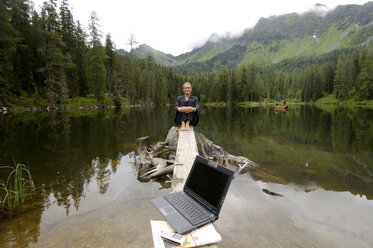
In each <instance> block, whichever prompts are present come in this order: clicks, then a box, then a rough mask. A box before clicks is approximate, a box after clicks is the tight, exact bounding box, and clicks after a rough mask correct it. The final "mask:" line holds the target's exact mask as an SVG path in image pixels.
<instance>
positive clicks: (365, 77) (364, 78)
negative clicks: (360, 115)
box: [357, 49, 373, 100]
mask: <svg viewBox="0 0 373 248" xmlns="http://www.w3.org/2000/svg"><path fill="white" fill-rule="evenodd" d="M359 62H360V68H361V71H360V74H359V77H358V83H357V98H358V99H359V100H368V99H373V53H372V52H370V51H368V50H367V49H365V50H364V51H363V52H362V53H361V55H360V61H359Z"/></svg>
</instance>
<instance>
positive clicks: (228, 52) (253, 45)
mask: <svg viewBox="0 0 373 248" xmlns="http://www.w3.org/2000/svg"><path fill="white" fill-rule="evenodd" d="M372 21H373V2H368V3H366V4H364V5H341V6H337V7H336V8H335V9H333V10H332V11H329V12H326V9H325V6H324V5H321V4H317V5H316V6H315V8H314V9H312V10H309V11H308V12H306V13H304V14H298V13H290V14H286V15H280V16H271V17H268V18H260V19H259V20H258V22H257V24H256V25H255V26H254V27H253V28H248V29H246V30H245V31H244V32H243V34H242V35H240V36H238V37H223V36H222V37H220V36H219V35H217V34H213V35H211V37H210V38H209V40H208V41H207V42H206V43H205V44H204V45H203V46H201V47H198V48H195V49H193V50H192V51H191V52H188V53H184V54H181V55H179V56H176V57H174V56H172V55H169V54H163V53H160V52H159V51H157V53H153V52H152V49H147V50H144V49H141V47H140V48H139V49H136V54H138V55H139V57H144V56H146V54H148V53H152V54H153V56H154V58H155V60H156V61H157V63H160V64H165V65H172V66H174V70H175V71H178V72H208V71H210V72H211V71H214V70H216V69H219V68H220V67H221V66H225V67H237V66H239V65H240V64H250V63H253V62H254V63H256V64H257V65H271V64H276V63H279V62H281V61H283V60H287V59H293V58H303V57H309V56H319V55H323V54H325V53H329V52H331V51H333V50H336V49H351V48H353V49H358V48H361V47H366V46H367V45H369V44H370V43H371V41H372V39H373V26H372V25H371V24H372ZM165 58H167V59H165Z"/></svg>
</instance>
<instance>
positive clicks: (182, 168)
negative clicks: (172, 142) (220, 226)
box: [171, 126, 218, 248]
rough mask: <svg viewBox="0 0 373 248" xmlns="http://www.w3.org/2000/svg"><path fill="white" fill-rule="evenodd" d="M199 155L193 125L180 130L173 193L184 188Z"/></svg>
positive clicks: (214, 246)
mask: <svg viewBox="0 0 373 248" xmlns="http://www.w3.org/2000/svg"><path fill="white" fill-rule="evenodd" d="M197 155H198V148H197V142H196V137H195V135H194V129H193V126H191V127H190V130H189V131H179V138H178V142H177V149H176V158H175V166H174V173H173V179H172V183H171V193H173V192H177V191H181V190H183V187H184V184H185V182H186V180H187V178H188V175H189V172H190V170H191V169H192V166H193V162H194V159H195V158H196V156H197ZM203 247H210V248H217V247H218V246H217V245H216V244H212V245H207V246H203Z"/></svg>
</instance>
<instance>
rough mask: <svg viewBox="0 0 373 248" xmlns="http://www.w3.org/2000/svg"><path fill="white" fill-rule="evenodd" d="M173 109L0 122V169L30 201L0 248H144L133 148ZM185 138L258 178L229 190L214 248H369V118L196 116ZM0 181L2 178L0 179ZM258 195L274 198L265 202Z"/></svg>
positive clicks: (372, 194) (296, 109)
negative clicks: (23, 179)
mask: <svg viewBox="0 0 373 248" xmlns="http://www.w3.org/2000/svg"><path fill="white" fill-rule="evenodd" d="M173 117H174V111H173V110H172V107H169V108H166V107H164V108H157V109H150V110H146V109H141V108H136V109H119V110H90V111H75V110H74V111H73V110H71V111H63V112H62V111H57V112H55V113H54V114H53V115H49V114H48V113H45V112H28V113H21V114H14V113H11V114H6V115H1V116H0V122H1V127H2V128H1V130H0V140H1V144H0V148H1V150H0V151H1V153H0V166H3V165H9V164H12V158H11V155H12V156H13V157H14V158H15V160H16V161H17V162H20V163H24V164H27V165H29V166H30V169H31V173H32V175H33V178H34V181H35V183H36V186H37V187H38V190H37V192H38V194H37V196H36V197H34V199H33V202H32V203H31V204H28V206H27V208H26V212H25V213H23V214H20V215H18V216H15V217H13V218H12V219H4V218H3V219H2V220H0V247H152V237H151V230H150V220H151V219H154V220H158V219H163V218H162V216H161V215H160V214H159V213H158V212H157V210H156V209H155V208H154V207H153V206H152V205H151V203H150V202H149V199H151V198H153V197H156V196H160V195H164V194H167V193H169V191H170V189H169V187H170V182H169V180H167V179H166V180H163V181H150V182H141V181H139V180H138V179H137V169H138V164H137V163H136V160H135V156H134V155H133V153H131V151H135V150H136V139H137V138H139V137H142V136H150V139H151V141H152V142H154V143H155V142H158V141H163V140H164V139H165V137H166V135H167V132H168V130H169V128H170V127H171V126H172V125H173ZM195 131H197V132H201V133H203V134H204V135H205V136H206V137H208V138H209V139H210V140H211V141H213V142H214V143H215V144H218V145H220V146H222V147H223V148H224V149H225V150H226V151H227V152H229V153H232V154H234V155H242V156H245V157H247V158H249V159H251V160H253V161H255V162H257V163H258V164H260V165H261V167H260V168H258V169H256V170H253V171H251V172H250V173H245V174H242V175H240V176H238V177H237V178H235V179H234V180H233V182H232V185H231V187H230V190H229V193H228V195H227V198H226V200H225V203H224V206H223V208H222V211H221V214H220V218H219V220H218V221H217V222H216V223H215V227H216V228H217V230H218V232H219V233H220V234H221V235H222V238H223V241H222V242H221V243H220V244H219V247H354V248H355V247H373V214H372V213H373V110H372V109H369V108H358V107H336V106H309V105H291V106H290V109H289V111H288V112H275V111H274V110H273V106H272V107H254V108H232V109H228V108H208V107H203V108H202V110H201V114H200V124H199V125H198V126H197V127H196V129H195ZM0 173H2V174H0V176H2V177H4V171H2V172H1V171H0ZM263 189H267V190H270V191H273V192H276V193H279V194H281V195H283V197H279V196H273V195H268V194H265V193H264V192H263V191H262V190H263Z"/></svg>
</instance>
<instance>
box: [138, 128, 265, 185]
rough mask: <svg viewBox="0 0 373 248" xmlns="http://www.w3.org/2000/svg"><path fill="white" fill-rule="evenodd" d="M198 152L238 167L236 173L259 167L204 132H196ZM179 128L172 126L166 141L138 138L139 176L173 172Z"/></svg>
mask: <svg viewBox="0 0 373 248" xmlns="http://www.w3.org/2000/svg"><path fill="white" fill-rule="evenodd" d="M195 135H196V142H197V147H198V152H199V154H200V155H201V156H203V157H205V158H208V159H210V160H213V161H215V162H217V163H219V164H221V165H223V166H229V167H232V166H234V167H236V168H237V170H236V173H235V175H237V174H242V173H245V172H247V171H248V170H249V169H250V168H254V167H258V166H259V165H258V164H257V163H255V162H254V161H251V160H249V159H248V158H245V157H242V156H234V155H231V154H229V153H227V152H226V151H224V149H223V148H222V147H220V146H218V145H215V144H214V143H213V142H212V141H211V140H209V139H208V138H206V137H205V136H204V135H203V134H200V133H198V132H195ZM178 136H179V128H178V127H171V129H170V130H169V131H168V134H167V137H166V140H165V141H162V142H158V143H156V144H154V145H151V143H150V140H149V136H146V137H141V138H138V139H137V151H138V154H139V157H140V164H141V165H140V166H141V168H140V170H139V175H138V178H139V179H141V180H142V181H143V180H144V179H145V180H149V179H151V178H154V177H161V176H164V175H167V174H170V173H172V172H173V166H174V163H175V155H176V148H177V142H178Z"/></svg>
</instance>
